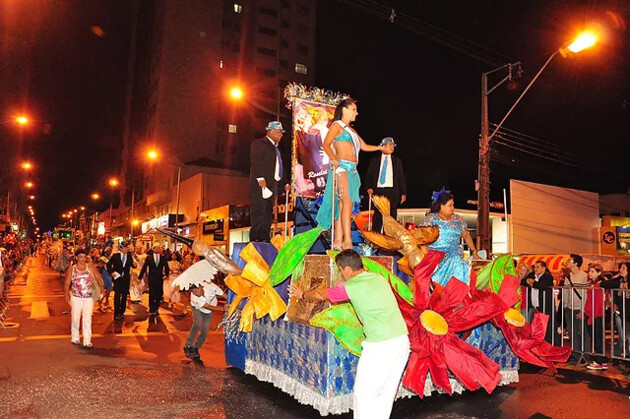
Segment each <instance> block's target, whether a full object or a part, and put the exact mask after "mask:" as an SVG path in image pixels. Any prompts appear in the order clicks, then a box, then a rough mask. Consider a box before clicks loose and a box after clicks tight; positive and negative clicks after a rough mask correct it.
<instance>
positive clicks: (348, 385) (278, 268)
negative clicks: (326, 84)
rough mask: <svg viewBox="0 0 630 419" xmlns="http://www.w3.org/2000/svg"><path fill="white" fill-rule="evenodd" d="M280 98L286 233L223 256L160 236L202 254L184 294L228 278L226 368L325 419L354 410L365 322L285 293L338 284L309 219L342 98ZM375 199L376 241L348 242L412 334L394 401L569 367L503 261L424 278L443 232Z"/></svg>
mask: <svg viewBox="0 0 630 419" xmlns="http://www.w3.org/2000/svg"><path fill="white" fill-rule="evenodd" d="M285 96H286V97H287V100H288V106H289V107H290V108H291V109H293V128H294V130H293V142H292V146H293V157H292V169H293V170H292V187H293V192H294V193H293V196H292V199H294V200H295V208H297V209H298V212H297V213H296V214H295V224H294V232H293V233H294V235H293V237H292V238H291V239H288V238H287V237H282V236H280V235H277V236H275V237H274V238H273V240H272V242H271V243H254V242H251V243H236V244H234V248H233V254H232V258H231V259H228V258H227V257H226V256H224V255H223V254H222V253H220V252H218V251H217V250H216V249H214V248H213V247H212V246H210V245H209V244H207V243H204V242H203V239H200V240H198V241H196V242H194V243H192V242H191V241H190V240H189V239H185V238H182V237H179V236H177V235H175V234H173V233H170V232H167V231H164V233H165V234H169V235H171V236H173V237H175V238H177V239H179V240H182V241H184V242H187V243H188V244H189V245H191V246H192V247H193V251H194V252H195V253H197V254H198V255H203V256H204V260H202V261H200V262H198V263H197V264H195V265H193V267H191V268H190V269H189V270H187V271H186V272H184V274H182V275H181V276H180V277H179V278H178V279H177V280H176V283H174V285H179V286H180V288H182V289H186V288H187V287H189V286H190V285H191V284H195V283H196V284H200V283H202V282H203V281H205V280H206V279H208V278H211V277H213V276H214V275H216V274H217V273H218V272H223V273H224V274H226V275H227V276H226V278H225V283H226V285H227V286H228V287H229V290H230V292H229V295H228V305H229V306H228V307H229V308H228V310H227V312H226V316H225V319H224V321H223V323H222V324H223V325H224V338H225V356H226V362H227V364H228V366H231V367H234V368H238V369H240V370H242V371H244V372H245V373H247V374H251V375H253V376H255V377H256V378H257V379H258V380H260V381H264V382H269V383H272V384H273V385H274V386H276V387H278V388H279V389H281V390H282V391H284V392H285V393H287V394H290V395H291V396H293V397H294V398H295V399H297V400H298V401H299V402H300V403H302V404H306V405H310V406H312V407H313V408H315V409H316V410H318V411H319V412H320V414H322V415H327V414H340V413H344V412H348V411H349V410H351V409H352V389H353V385H354V376H355V371H356V366H357V361H358V359H359V356H360V354H361V342H362V341H363V339H364V334H363V328H362V325H361V322H360V321H359V319H358V317H357V315H356V313H355V312H354V310H353V308H352V305H351V304H349V303H344V304H330V303H328V302H313V301H306V300H299V299H296V298H293V297H292V298H289V295H288V287H289V284H290V283H295V284H298V285H299V286H300V287H301V288H302V289H304V290H314V289H325V288H328V287H331V286H334V285H336V284H337V283H338V281H341V280H342V279H341V277H340V275H339V273H338V271H337V268H336V266H335V264H334V256H335V252H332V251H327V250H326V248H327V247H329V246H328V243H329V240H327V236H326V235H325V232H323V231H322V229H321V227H318V226H317V225H316V223H315V222H314V221H313V220H314V217H313V214H314V212H316V209H317V205H318V202H317V199H318V196H319V195H320V194H321V192H322V191H323V190H324V188H325V180H326V176H327V171H328V166H327V165H328V162H327V161H325V160H324V159H322V153H321V152H320V149H321V144H322V140H323V138H324V137H325V133H326V132H327V126H328V122H329V121H330V120H331V117H332V115H333V112H334V107H335V105H336V103H337V102H338V101H339V100H340V99H341V98H342V95H340V94H336V93H331V92H328V91H325V90H322V89H316V88H310V89H308V88H305V87H304V86H301V85H296V84H291V85H289V86H288V87H287V89H286V90H285ZM318 159H319V160H318ZM375 204H376V207H377V208H378V210H379V211H381V213H382V215H383V226H384V234H378V233H375V232H371V231H366V230H362V231H357V232H356V236H355V237H356V238H357V240H355V242H364V243H363V244H360V243H355V245H356V246H355V249H356V250H358V251H359V252H360V253H361V254H362V255H365V256H363V262H364V267H365V269H367V270H369V271H374V272H378V273H380V274H381V275H382V276H383V277H384V278H385V279H386V280H387V281H388V282H389V283H390V285H391V287H392V289H393V291H394V294H395V296H396V298H397V301H398V303H399V307H400V309H401V312H402V314H403V317H404V319H405V322H406V324H407V327H408V330H409V337H410V342H411V348H412V351H411V354H410V359H409V362H408V365H407V369H406V372H405V374H404V376H403V380H402V385H401V387H400V391H399V394H398V396H399V397H411V396H415V395H417V396H419V397H427V396H431V395H434V394H438V393H447V394H451V395H452V394H453V393H462V392H463V391H466V390H470V391H475V390H478V389H480V388H483V389H484V390H485V391H486V392H488V393H491V392H492V391H493V390H494V389H495V388H496V386H498V385H506V384H510V383H513V382H516V381H518V368H519V358H520V359H523V360H525V361H526V362H530V363H533V364H536V365H540V366H544V367H552V368H553V362H555V361H563V360H566V358H567V357H568V355H569V352H568V351H567V350H565V349H563V348H555V347H552V346H550V345H548V344H547V343H546V342H545V341H544V334H545V328H546V323H547V316H544V315H542V314H537V315H536V316H535V317H534V319H533V321H532V323H531V324H529V323H527V322H526V321H525V319H524V317H523V316H522V315H521V313H520V310H518V306H519V304H520V294H519V281H518V280H516V277H515V272H514V265H513V259H512V257H511V255H505V256H502V257H500V258H498V259H496V260H494V261H490V262H489V263H487V264H485V265H484V266H483V267H482V268H481V269H479V270H477V271H473V272H472V274H471V282H470V284H466V283H464V282H462V281H459V280H458V279H456V278H451V280H450V281H448V283H447V284H446V285H445V286H439V285H437V284H435V283H433V282H432V280H431V274H432V273H433V271H434V270H435V268H436V266H437V264H438V263H439V262H440V260H441V259H442V258H443V257H444V254H443V253H442V252H439V251H434V250H428V248H427V245H429V244H430V243H432V242H433V241H435V240H436V239H437V237H438V235H439V231H438V229H437V227H435V226H429V227H418V228H415V229H413V230H406V229H405V228H404V227H403V226H401V225H400V224H399V223H398V222H397V221H396V220H395V219H394V218H393V217H391V216H389V213H388V203H387V201H386V199H380V198H376V199H375ZM328 239H329V238H328ZM363 239H364V240H363ZM376 249H378V251H377V250H376ZM569 351H570V350H569Z"/></svg>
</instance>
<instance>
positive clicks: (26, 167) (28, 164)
mask: <svg viewBox="0 0 630 419" xmlns="http://www.w3.org/2000/svg"><path fill="white" fill-rule="evenodd" d="M20 167H21V168H22V169H24V170H31V169H32V168H33V163H31V162H28V161H25V162H23V163H22V164H20Z"/></svg>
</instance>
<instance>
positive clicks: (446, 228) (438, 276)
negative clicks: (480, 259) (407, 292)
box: [422, 189, 477, 286]
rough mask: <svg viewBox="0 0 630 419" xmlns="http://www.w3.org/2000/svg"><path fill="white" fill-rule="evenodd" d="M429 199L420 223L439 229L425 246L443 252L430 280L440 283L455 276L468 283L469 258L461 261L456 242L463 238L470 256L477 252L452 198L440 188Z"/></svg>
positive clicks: (460, 249)
mask: <svg viewBox="0 0 630 419" xmlns="http://www.w3.org/2000/svg"><path fill="white" fill-rule="evenodd" d="M432 198H433V199H432V202H431V210H430V211H429V214H428V215H427V218H426V220H425V221H424V222H423V223H422V224H423V225H436V226H438V227H439V229H440V236H439V237H438V239H437V240H436V241H435V242H434V243H432V244H431V245H430V246H429V249H432V250H439V251H440V252H444V253H445V255H444V259H442V261H441V262H440V264H439V265H438V266H437V268H436V269H435V271H434V272H433V275H432V276H431V279H432V280H433V281H434V282H437V283H438V284H440V285H443V286H445V285H446V283H447V282H448V281H449V280H450V279H451V278H452V277H455V278H457V279H458V280H460V281H462V282H464V283H466V284H468V283H470V259H467V260H464V252H463V250H462V248H461V246H460V245H459V244H460V242H461V239H462V238H463V239H464V240H465V241H466V244H467V245H468V247H469V248H470V249H471V250H472V252H473V255H476V254H477V250H476V249H475V243H474V242H473V239H472V237H471V236H470V233H469V232H468V227H467V226H466V222H465V221H464V220H463V219H462V218H461V217H460V216H459V215H456V214H455V199H454V198H453V195H451V193H450V191H446V190H444V189H442V190H441V191H439V192H434V193H433V197H432Z"/></svg>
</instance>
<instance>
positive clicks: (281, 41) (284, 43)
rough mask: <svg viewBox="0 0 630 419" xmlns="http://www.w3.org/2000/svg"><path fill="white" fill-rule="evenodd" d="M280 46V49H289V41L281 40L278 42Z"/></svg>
mask: <svg viewBox="0 0 630 419" xmlns="http://www.w3.org/2000/svg"><path fill="white" fill-rule="evenodd" d="M280 45H281V46H282V48H289V41H287V40H286V39H282V40H280Z"/></svg>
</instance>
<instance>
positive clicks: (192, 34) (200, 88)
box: [121, 0, 316, 218]
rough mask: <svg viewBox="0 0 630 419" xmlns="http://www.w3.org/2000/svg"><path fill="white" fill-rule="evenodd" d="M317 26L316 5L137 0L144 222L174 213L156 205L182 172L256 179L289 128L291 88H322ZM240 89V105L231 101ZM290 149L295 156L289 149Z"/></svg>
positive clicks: (135, 145) (303, 0)
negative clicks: (317, 82)
mask: <svg viewBox="0 0 630 419" xmlns="http://www.w3.org/2000/svg"><path fill="white" fill-rule="evenodd" d="M315 24H316V0H291V1H289V0H237V1H225V0H157V1H140V0H135V19H134V28H133V35H132V46H131V59H130V63H129V86H128V91H127V115H126V120H125V128H126V129H125V136H124V137H125V138H124V143H125V145H124V147H123V160H124V163H123V175H124V176H123V177H124V179H125V181H126V187H125V188H124V189H123V191H122V193H121V194H122V195H124V198H125V199H124V202H125V204H126V205H130V203H131V190H132V189H135V200H134V201H135V202H138V203H139V205H140V207H138V209H137V210H136V211H134V212H135V213H136V214H139V213H140V214H141V213H142V211H143V208H144V207H143V206H147V205H148V207H149V208H146V209H145V210H146V211H148V212H149V213H159V212H163V211H164V207H165V206H167V207H169V206H172V205H167V203H166V202H162V201H165V199H160V200H155V199H150V197H151V196H152V195H154V197H155V196H157V195H155V194H156V193H157V192H158V191H160V190H164V189H172V188H173V187H174V185H175V183H176V181H177V179H176V177H177V169H176V166H177V165H181V164H184V165H186V164H188V165H194V166H207V167H215V168H221V169H232V170H237V171H243V172H247V170H248V166H249V147H250V144H251V142H252V141H253V140H254V139H255V138H257V137H259V136H262V135H263V133H264V127H265V125H266V123H267V122H268V121H270V120H275V119H276V118H280V120H281V121H282V122H283V123H284V124H285V126H289V125H290V122H291V118H290V112H289V111H288V110H287V109H286V108H285V101H284V98H283V90H284V86H285V85H286V84H287V83H288V82H291V81H296V82H299V83H303V84H306V85H312V84H313V80H314V71H315ZM234 87H238V88H239V89H241V90H242V92H243V93H244V95H243V97H242V98H241V99H240V100H237V99H235V98H233V97H232V96H230V90H231V89H232V88H234ZM149 147H156V148H157V149H158V150H160V155H161V158H160V159H159V162H154V163H151V164H150V165H149V164H148V163H147V162H146V161H145V159H144V157H143V153H144V151H145V150H146V149H148V148H149ZM281 149H283V152H284V153H285V154H286V156H287V157H288V156H289V153H290V141H286V139H285V142H284V144H282V146H281ZM183 172H188V171H183ZM182 180H183V179H182ZM162 195H163V196H166V195H164V194H162ZM135 202H134V204H135ZM210 205H212V204H211V203H210ZM156 208H160V210H158V211H156ZM204 209H205V208H204ZM173 210H174V208H167V211H170V212H174V211H173ZM123 218H124V214H123Z"/></svg>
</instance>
